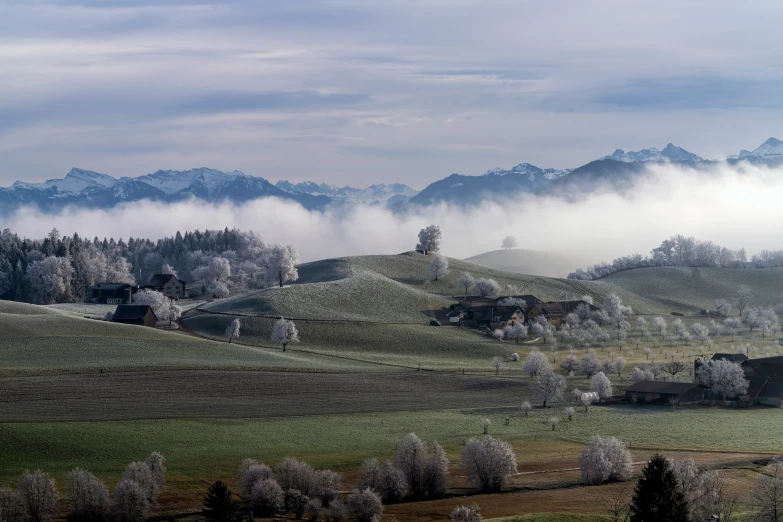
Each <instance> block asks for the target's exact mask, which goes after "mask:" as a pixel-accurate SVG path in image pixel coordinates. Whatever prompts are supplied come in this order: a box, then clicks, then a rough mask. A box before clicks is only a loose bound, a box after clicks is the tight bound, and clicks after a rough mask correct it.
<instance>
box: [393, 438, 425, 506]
mask: <svg viewBox="0 0 783 522" xmlns="http://www.w3.org/2000/svg"><path fill="white" fill-rule="evenodd" d="M396 462H397V467H398V468H399V469H400V470H401V471H402V473H403V475H404V476H405V481H406V482H407V484H408V487H409V488H410V490H411V493H412V494H413V495H415V496H417V497H420V496H422V495H423V494H424V492H425V484H424V477H425V472H426V466H427V445H426V444H425V443H424V441H422V440H421V439H420V438H419V437H418V436H417V435H416V434H415V433H409V434H408V436H407V437H405V441H403V443H402V446H401V447H400V449H399V450H398V451H397V455H396Z"/></svg>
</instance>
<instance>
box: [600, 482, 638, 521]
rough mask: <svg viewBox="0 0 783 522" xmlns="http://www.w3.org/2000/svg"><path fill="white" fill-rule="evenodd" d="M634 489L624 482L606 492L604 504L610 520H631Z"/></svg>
mask: <svg viewBox="0 0 783 522" xmlns="http://www.w3.org/2000/svg"><path fill="white" fill-rule="evenodd" d="M631 492H632V489H631V488H630V487H629V486H628V485H627V484H623V485H621V486H619V487H616V488H612V489H609V490H608V491H607V492H605V493H604V497H603V498H604V506H605V508H606V514H607V515H608V516H609V521H610V522H629V521H630V520H631Z"/></svg>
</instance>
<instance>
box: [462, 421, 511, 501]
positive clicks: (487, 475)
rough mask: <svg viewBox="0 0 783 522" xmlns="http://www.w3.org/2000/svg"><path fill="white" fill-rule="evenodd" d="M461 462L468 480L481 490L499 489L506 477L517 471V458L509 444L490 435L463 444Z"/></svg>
mask: <svg viewBox="0 0 783 522" xmlns="http://www.w3.org/2000/svg"><path fill="white" fill-rule="evenodd" d="M462 464H463V465H464V466H465V470H466V472H467V477H468V482H469V483H471V484H475V485H477V486H478V487H479V488H480V489H481V490H483V491H500V490H501V488H502V487H503V486H504V485H505V483H506V480H507V479H508V477H509V476H510V475H513V474H514V473H516V472H517V459H516V456H515V455H514V451H513V450H512V449H511V445H510V444H509V443H507V442H504V441H501V440H498V439H496V438H494V437H492V436H490V435H487V436H485V437H483V438H481V439H470V440H469V441H468V442H467V443H466V444H465V449H464V450H463V451H462Z"/></svg>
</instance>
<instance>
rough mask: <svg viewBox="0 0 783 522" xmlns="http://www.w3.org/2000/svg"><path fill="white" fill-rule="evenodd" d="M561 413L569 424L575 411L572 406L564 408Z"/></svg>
mask: <svg viewBox="0 0 783 522" xmlns="http://www.w3.org/2000/svg"><path fill="white" fill-rule="evenodd" d="M563 413H565V416H566V417H567V418H568V422H571V419H573V418H574V414H575V413H576V410H575V409H574V407H573V406H566V408H565V409H564V410H563Z"/></svg>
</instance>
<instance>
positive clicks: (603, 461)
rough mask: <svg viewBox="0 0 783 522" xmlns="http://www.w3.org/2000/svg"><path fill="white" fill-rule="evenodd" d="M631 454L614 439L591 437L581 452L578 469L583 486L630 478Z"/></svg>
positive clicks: (623, 445)
mask: <svg viewBox="0 0 783 522" xmlns="http://www.w3.org/2000/svg"><path fill="white" fill-rule="evenodd" d="M632 462H633V461H632V459H631V452H630V450H628V448H627V447H626V446H625V444H623V443H622V442H620V441H619V440H617V439H616V438H614V437H606V438H602V437H593V438H592V439H590V443H589V444H588V446H587V447H586V448H585V449H584V450H582V456H581V457H580V459H579V467H580V469H581V473H582V482H583V483H584V484H603V483H605V482H613V481H622V480H626V479H628V478H629V477H630V476H631V473H632V471H633V468H632Z"/></svg>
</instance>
